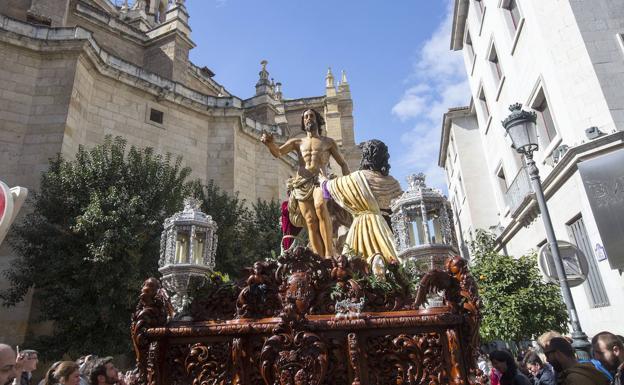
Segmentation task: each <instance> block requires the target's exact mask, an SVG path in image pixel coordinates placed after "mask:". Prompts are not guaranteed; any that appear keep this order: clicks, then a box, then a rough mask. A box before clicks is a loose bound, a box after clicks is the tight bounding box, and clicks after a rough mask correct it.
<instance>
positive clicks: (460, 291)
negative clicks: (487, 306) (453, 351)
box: [414, 256, 482, 376]
mask: <svg viewBox="0 0 624 385" xmlns="http://www.w3.org/2000/svg"><path fill="white" fill-rule="evenodd" d="M442 290H443V291H444V301H445V303H446V304H447V305H449V306H450V307H451V309H452V311H454V312H458V313H460V314H461V315H462V316H463V318H464V322H463V324H462V333H461V338H462V340H461V345H462V349H461V351H462V352H463V359H464V363H465V365H466V366H467V367H468V371H469V373H471V374H472V376H476V375H477V371H478V368H477V364H476V362H477V357H478V354H479V346H480V337H479V327H480V325H481V306H482V303H481V298H480V297H479V292H478V288H477V284H476V282H475V280H474V278H472V276H471V275H470V272H469V271H468V262H467V261H466V260H465V259H463V258H461V257H459V256H456V257H452V258H449V259H448V260H447V261H446V263H445V271H442V270H437V269H436V270H432V271H430V272H428V273H427V274H425V276H424V277H423V278H422V280H421V282H420V287H419V289H418V293H417V294H416V300H415V302H414V307H415V308H418V307H420V306H422V305H423V304H425V303H426V296H427V294H429V293H434V292H438V291H442Z"/></svg>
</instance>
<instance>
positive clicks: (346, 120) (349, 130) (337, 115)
mask: <svg viewBox="0 0 624 385" xmlns="http://www.w3.org/2000/svg"><path fill="white" fill-rule="evenodd" d="M325 124H326V127H327V135H328V136H329V137H331V138H334V140H336V142H337V143H338V145H339V146H340V147H341V150H342V154H343V156H344V157H345V159H346V161H347V163H348V164H349V168H350V169H351V171H354V170H357V169H358V167H359V162H360V150H359V148H358V147H357V146H356V144H355V135H354V131H353V126H354V122H353V100H352V99H351V89H350V87H349V82H348V81H347V74H346V72H345V71H342V74H341V76H340V82H339V83H338V89H336V86H335V84H334V74H333V73H332V71H331V68H328V69H327V75H326V76H325Z"/></svg>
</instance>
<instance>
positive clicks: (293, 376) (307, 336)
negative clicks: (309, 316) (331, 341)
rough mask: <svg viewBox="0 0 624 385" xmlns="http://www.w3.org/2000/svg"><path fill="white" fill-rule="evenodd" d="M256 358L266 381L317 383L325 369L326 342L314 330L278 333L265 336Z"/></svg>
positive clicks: (281, 384) (273, 383)
mask: <svg viewBox="0 0 624 385" xmlns="http://www.w3.org/2000/svg"><path fill="white" fill-rule="evenodd" d="M260 360H261V362H262V364H261V367H260V372H261V373H262V378H263V379H264V382H265V384H266V385H320V384H321V383H322V381H323V380H324V379H325V373H326V372H327V363H328V362H327V360H328V352H327V345H326V343H325V342H324V341H323V340H322V339H321V337H319V336H318V335H316V334H314V333H309V332H298V333H296V334H294V335H293V334H291V333H283V334H278V335H274V336H272V337H271V338H269V339H267V340H266V342H265V343H264V346H263V348H262V352H261V353H260Z"/></svg>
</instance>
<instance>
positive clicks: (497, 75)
mask: <svg viewBox="0 0 624 385" xmlns="http://www.w3.org/2000/svg"><path fill="white" fill-rule="evenodd" d="M488 62H489V63H490V67H491V68H492V75H493V77H494V84H496V85H497V86H498V85H499V84H500V82H501V79H502V78H503V71H502V70H501V66H500V62H499V60H498V53H496V46H495V45H494V43H492V47H491V48H490V53H489V55H488Z"/></svg>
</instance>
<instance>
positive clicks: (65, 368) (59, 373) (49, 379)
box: [44, 361, 80, 385]
mask: <svg viewBox="0 0 624 385" xmlns="http://www.w3.org/2000/svg"><path fill="white" fill-rule="evenodd" d="M79 383H80V372H79V371H78V364H76V363H75V362H74V361H61V362H59V364H58V365H56V366H54V365H53V366H52V367H51V368H50V369H49V370H48V372H47V373H46V376H45V382H44V385H57V384H60V385H78V384H79Z"/></svg>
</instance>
